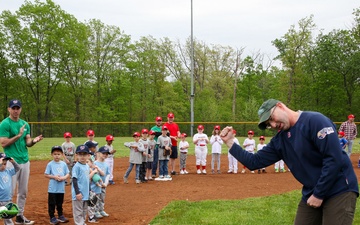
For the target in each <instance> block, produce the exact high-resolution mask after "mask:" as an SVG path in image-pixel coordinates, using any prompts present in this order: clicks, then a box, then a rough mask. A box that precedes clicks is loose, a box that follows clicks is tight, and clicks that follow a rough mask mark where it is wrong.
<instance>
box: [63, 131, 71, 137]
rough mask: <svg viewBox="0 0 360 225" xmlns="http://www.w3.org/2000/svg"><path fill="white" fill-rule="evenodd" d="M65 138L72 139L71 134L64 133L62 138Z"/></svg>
mask: <svg viewBox="0 0 360 225" xmlns="http://www.w3.org/2000/svg"><path fill="white" fill-rule="evenodd" d="M67 137H70V138H71V137H72V135H71V133H70V132H65V133H64V138H67Z"/></svg>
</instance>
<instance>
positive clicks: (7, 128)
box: [0, 117, 30, 164]
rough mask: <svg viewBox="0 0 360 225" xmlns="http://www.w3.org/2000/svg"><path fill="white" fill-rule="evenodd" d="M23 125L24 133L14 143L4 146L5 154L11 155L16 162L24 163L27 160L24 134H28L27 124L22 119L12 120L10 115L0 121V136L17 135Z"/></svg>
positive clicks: (28, 127) (10, 136)
mask: <svg viewBox="0 0 360 225" xmlns="http://www.w3.org/2000/svg"><path fill="white" fill-rule="evenodd" d="M24 124H26V125H25V129H24V133H23V134H22V136H21V137H20V138H19V139H18V140H17V141H15V143H13V144H11V145H9V146H7V147H5V148H4V151H5V154H6V156H9V157H12V158H13V159H14V160H15V161H16V162H17V163H19V164H24V163H27V162H28V161H29V154H28V149H27V146H26V135H28V134H30V126H29V124H28V123H27V122H26V121H25V120H22V119H19V120H18V121H13V120H12V119H10V117H8V118H6V119H4V120H3V121H2V122H1V123H0V137H7V138H12V137H14V136H16V135H18V133H19V131H20V128H21V127H22V126H23V125H24Z"/></svg>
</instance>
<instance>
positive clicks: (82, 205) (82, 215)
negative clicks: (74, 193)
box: [72, 200, 88, 225]
mask: <svg viewBox="0 0 360 225" xmlns="http://www.w3.org/2000/svg"><path fill="white" fill-rule="evenodd" d="M72 208H73V217H74V223H75V224H76V225H85V224H86V214H87V212H88V201H87V200H85V201H78V200H73V201H72Z"/></svg>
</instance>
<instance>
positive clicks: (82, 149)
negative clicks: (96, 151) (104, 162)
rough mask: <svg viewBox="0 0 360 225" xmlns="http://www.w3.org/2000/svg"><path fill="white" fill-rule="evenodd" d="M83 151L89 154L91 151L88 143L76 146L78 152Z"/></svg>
mask: <svg viewBox="0 0 360 225" xmlns="http://www.w3.org/2000/svg"><path fill="white" fill-rule="evenodd" d="M81 152H84V153H88V154H89V153H90V151H89V148H88V147H87V146H86V145H79V146H77V147H76V153H81Z"/></svg>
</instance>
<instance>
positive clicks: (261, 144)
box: [257, 136, 266, 173]
mask: <svg viewBox="0 0 360 225" xmlns="http://www.w3.org/2000/svg"><path fill="white" fill-rule="evenodd" d="M259 142H260V143H259V144H258V145H257V152H258V151H261V149H263V147H265V146H266V144H265V143H264V142H265V137H264V136H260V138H259ZM261 171H262V172H263V173H266V170H265V168H262V169H261V170H260V169H258V173H261Z"/></svg>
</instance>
